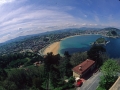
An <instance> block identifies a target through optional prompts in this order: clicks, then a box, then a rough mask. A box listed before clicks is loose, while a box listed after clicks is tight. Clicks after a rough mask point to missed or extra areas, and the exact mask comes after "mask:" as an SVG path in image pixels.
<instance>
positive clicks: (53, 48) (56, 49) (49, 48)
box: [42, 41, 60, 55]
mask: <svg viewBox="0 0 120 90" xmlns="http://www.w3.org/2000/svg"><path fill="white" fill-rule="evenodd" d="M59 49H60V41H57V42H54V43H51V44H49V45H48V46H46V47H45V48H44V50H43V52H42V55H47V53H49V52H53V55H57V54H58V53H59Z"/></svg>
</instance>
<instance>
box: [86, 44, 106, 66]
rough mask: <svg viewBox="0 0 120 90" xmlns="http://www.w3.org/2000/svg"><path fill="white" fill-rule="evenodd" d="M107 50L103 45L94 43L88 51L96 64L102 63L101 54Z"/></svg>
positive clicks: (89, 56)
mask: <svg viewBox="0 0 120 90" xmlns="http://www.w3.org/2000/svg"><path fill="white" fill-rule="evenodd" d="M103 52H106V49H105V48H104V47H103V46H101V45H93V46H92V47H91V48H90V50H88V51H87V55H88V58H90V59H92V60H94V61H95V62H96V65H98V66H100V65H102V61H101V60H100V55H102V54H103Z"/></svg>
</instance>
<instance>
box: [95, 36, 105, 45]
mask: <svg viewBox="0 0 120 90" xmlns="http://www.w3.org/2000/svg"><path fill="white" fill-rule="evenodd" d="M106 42H107V41H106V40H105V38H103V37H100V38H98V39H97V40H96V41H95V42H94V44H106Z"/></svg>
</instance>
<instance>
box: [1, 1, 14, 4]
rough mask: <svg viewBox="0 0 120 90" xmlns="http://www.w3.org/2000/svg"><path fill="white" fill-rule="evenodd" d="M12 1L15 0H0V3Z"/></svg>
mask: <svg viewBox="0 0 120 90" xmlns="http://www.w3.org/2000/svg"><path fill="white" fill-rule="evenodd" d="M13 1H15V0H0V5H2V4H5V3H10V2H13Z"/></svg>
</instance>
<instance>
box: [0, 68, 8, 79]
mask: <svg viewBox="0 0 120 90" xmlns="http://www.w3.org/2000/svg"><path fill="white" fill-rule="evenodd" d="M6 77H7V72H6V71H5V70H4V69H1V68H0V81H3V80H4V79H6Z"/></svg>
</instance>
